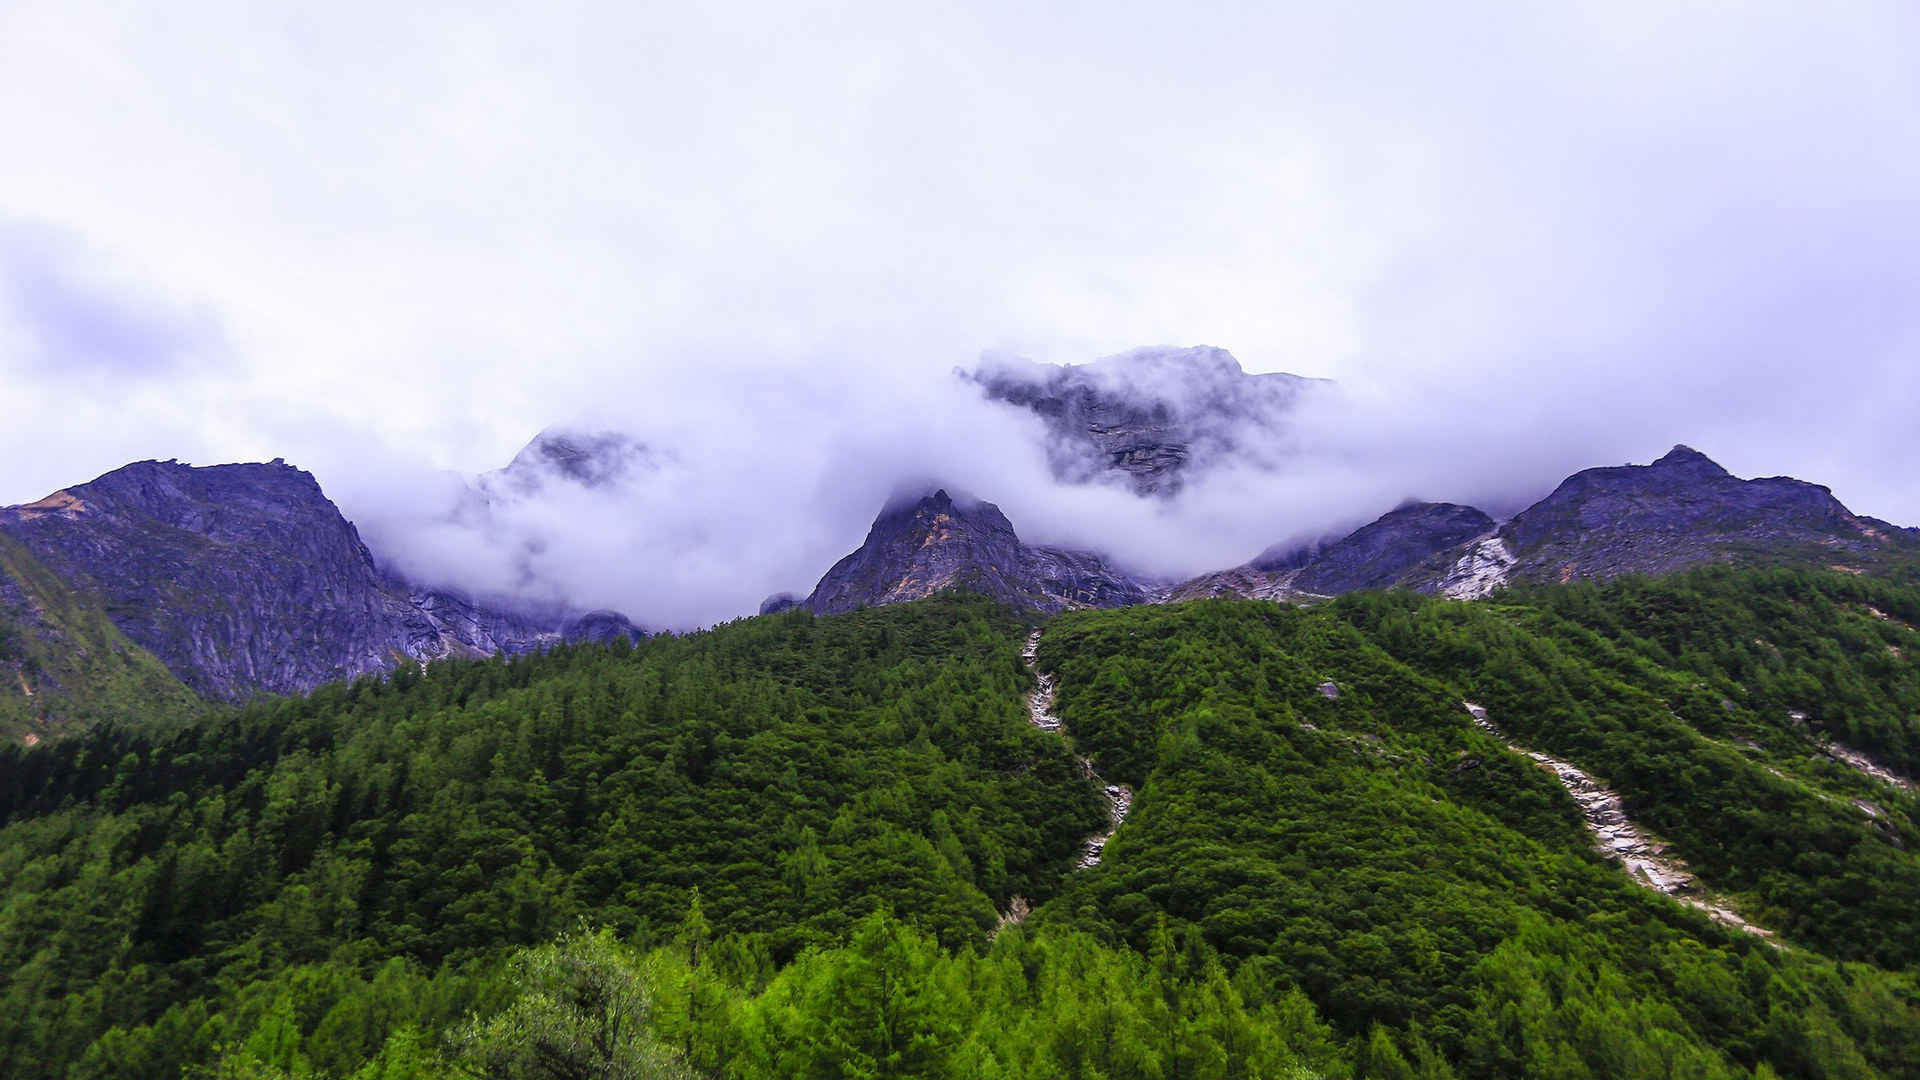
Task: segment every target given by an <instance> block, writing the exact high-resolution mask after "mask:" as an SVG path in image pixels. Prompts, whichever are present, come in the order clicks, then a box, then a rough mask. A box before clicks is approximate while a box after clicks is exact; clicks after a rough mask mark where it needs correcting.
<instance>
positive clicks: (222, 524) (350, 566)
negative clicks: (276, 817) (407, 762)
mask: <svg viewBox="0 0 1920 1080" xmlns="http://www.w3.org/2000/svg"><path fill="white" fill-rule="evenodd" d="M0 533H3V534H5V535H6V536H7V537H9V538H11V540H12V541H13V542H15V543H17V544H19V545H20V546H21V547H22V548H23V549H24V550H25V551H26V552H28V553H29V554H30V555H31V556H32V557H33V558H34V559H35V560H36V561H37V562H38V563H39V564H41V565H43V566H45V567H46V568H47V569H48V570H49V571H50V572H51V573H52V574H54V575H55V576H56V577H57V578H58V579H59V580H60V581H61V582H62V583H63V584H64V586H65V587H66V588H67V589H70V590H71V591H73V592H74V593H76V594H80V595H83V596H86V597H89V598H92V599H93V600H94V601H97V603H98V605H99V607H100V609H101V610H103V611H104V612H105V614H106V616H107V617H108V618H109V619H110V620H111V622H112V624H113V626H114V627H115V628H117V630H118V631H119V632H120V633H122V634H124V635H125V636H126V638H128V639H129V640H131V641H132V642H134V643H135V644H137V645H139V646H140V647H141V648H143V649H145V650H146V651H148V652H150V653H152V654H153V655H154V656H155V657H157V658H158V659H159V660H160V662H161V663H163V664H165V665H166V667H167V669H168V670H170V671H172V672H173V673H174V675H176V676H177V677H178V678H179V679H180V680H181V681H182V682H183V683H185V684H186V685H187V686H188V687H190V688H192V689H193V690H194V691H195V692H196V693H199V694H201V695H203V696H205V697H208V698H214V699H219V700H234V699H238V698H244V697H247V696H249V695H251V694H254V693H258V692H262V691H266V692H272V693H292V692H299V691H304V690H308V689H311V688H313V687H314V686H317V685H319V684H320V683H323V682H327V681H330V680H334V679H341V678H351V677H353V676H357V675H364V674H370V673H376V672H383V671H386V670H388V669H389V668H391V667H392V666H393V665H394V664H396V663H399V662H401V661H403V660H415V661H424V660H432V659H438V658H441V657H445V656H476V655H489V654H492V653H495V652H506V653H518V652H526V651H529V650H532V649H537V648H541V647H543V646H548V645H552V644H555V643H558V642H560V641H562V640H566V639H567V638H568V637H569V636H588V637H594V638H604V637H606V636H608V635H610V634H627V635H628V636H631V634H632V633H633V630H632V627H631V625H630V624H626V623H625V620H624V619H622V618H620V617H619V616H614V615H611V614H610V613H600V614H596V615H593V616H591V617H584V616H581V615H579V614H578V613H573V612H561V611H516V610H510V609H503V608H497V607H489V606H486V605H481V604H476V603H474V602H472V601H471V600H468V599H466V598H464V597H461V596H458V595H454V594H451V593H446V592H434V591H429V590H422V589H416V588H414V587H411V586H409V585H408V584H407V583H406V582H403V581H401V580H400V579H398V578H396V577H394V576H392V575H391V574H389V573H387V572H385V571H383V570H382V569H381V568H380V567H379V566H378V565H377V564H376V562H375V560H374V558H373V555H372V553H371V552H370V551H368V549H367V547H366V545H365V544H363V543H361V541H360V536H359V533H358V532H357V531H356V530H355V529H354V527H353V525H352V524H351V523H350V522H348V521H347V520H346V519H345V518H343V517H342V516H341V515H340V512H339V510H338V509H336V508H335V507H334V505H333V503H332V502H331V501H329V500H328V499H327V497H326V496H325V494H323V493H322V491H321V489H320V485H319V483H318V482H316V481H315V480H314V478H313V477H312V475H310V474H308V473H306V472H302V471H301V470H299V469H296V468H294V467H292V466H290V465H287V464H285V463H284V462H282V461H278V460H276V461H274V462H272V463H269V464H264V465H260V464H241V465H216V466H211V467H206V468H195V467H193V466H189V465H183V464H180V463H178V462H162V461H143V462H136V463H134V464H131V465H127V466H125V467H123V468H120V469H116V470H114V471H113V472H110V473H108V474H106V475H105V476H102V477H100V478H99V479H97V480H94V481H92V482H91V483H87V484H81V485H79V486H77V487H72V488H66V489H63V490H61V491H57V492H55V493H53V494H52V495H50V496H48V497H46V498H45V499H42V500H40V501H38V502H35V503H29V504H26V505H23V506H14V507H7V508H4V509H0Z"/></svg>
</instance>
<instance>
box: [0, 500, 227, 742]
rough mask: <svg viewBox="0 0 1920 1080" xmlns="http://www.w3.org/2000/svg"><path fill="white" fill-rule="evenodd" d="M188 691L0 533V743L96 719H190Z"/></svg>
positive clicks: (93, 603) (89, 601)
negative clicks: (132, 717) (129, 717)
mask: <svg viewBox="0 0 1920 1080" xmlns="http://www.w3.org/2000/svg"><path fill="white" fill-rule="evenodd" d="M199 704H200V703H199V701H198V699H196V698H195V697H194V695H193V693H192V692H191V691H189V690H188V689H187V688H186V687H185V686H184V685H182V684H181V682H180V680H178V679H176V678H174V677H173V674H172V673H171V672H169V671H168V670H167V668H166V665H164V664H162V663H161V662H160V661H159V660H158V659H156V658H155V657H154V655H153V654H152V653H149V652H148V651H147V650H145V649H143V648H141V647H140V646H138V645H136V644H134V643H133V642H131V641H129V640H127V637H126V635H124V634H122V633H121V632H120V630H119V628H118V627H116V626H114V624H113V621H112V620H111V619H109V618H108V617H107V613H106V610H105V608H104V606H103V605H102V604H101V603H100V600H99V598H98V597H95V596H90V595H88V594H86V593H83V592H80V591H78V590H75V589H73V588H71V587H69V586H68V584H67V583H66V582H65V581H62V580H61V579H60V576H59V575H57V574H55V573H53V572H52V571H50V570H48V569H47V568H46V566H44V565H43V564H41V562H40V561H39V560H38V559H36V558H34V557H33V555H32V553H31V552H29V551H28V550H27V549H26V547H25V546H23V545H22V544H20V543H19V542H18V541H16V540H14V539H13V538H12V537H10V536H6V535H5V534H0V741H5V740H13V739H18V740H20V741H21V742H22V743H24V744H25V745H28V746H32V745H33V744H35V743H37V742H39V741H40V740H41V739H43V738H45V737H47V736H50V735H56V734H60V733H61V732H63V731H66V730H68V729H71V728H74V727H82V726H85V725H87V724H90V723H93V722H95V721H99V720H107V719H118V718H124V717H128V716H140V717H141V718H142V719H143V720H145V721H147V722H149V723H157V724H165V723H168V722H171V721H177V720H182V719H185V718H186V717H188V716H191V715H192V714H193V713H194V712H195V711H196V708H197V706H198V705H199Z"/></svg>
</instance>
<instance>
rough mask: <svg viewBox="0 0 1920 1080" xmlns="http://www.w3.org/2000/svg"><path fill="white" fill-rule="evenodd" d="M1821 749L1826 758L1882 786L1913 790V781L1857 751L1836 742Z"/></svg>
mask: <svg viewBox="0 0 1920 1080" xmlns="http://www.w3.org/2000/svg"><path fill="white" fill-rule="evenodd" d="M1821 749H1822V750H1825V751H1826V753H1827V756H1828V757H1830V758H1832V759H1833V760H1835V761H1838V762H1840V763H1841V764H1843V765H1851V766H1853V767H1854V768H1856V769H1858V770H1860V771H1861V772H1863V773H1866V774H1867V775H1868V776H1871V777H1873V778H1874V779H1875V780H1878V781H1880V782H1881V783H1883V784H1889V785H1891V786H1893V787H1896V788H1899V789H1900V790H1901V791H1912V790H1913V781H1911V780H1909V779H1907V778H1906V777H1904V776H1901V775H1900V774H1899V773H1897V772H1894V771H1893V770H1892V769H1889V768H1887V767H1886V766H1885V765H1882V764H1880V763H1879V762H1877V761H1875V760H1873V759H1872V758H1870V757H1868V756H1867V755H1865V754H1863V753H1861V752H1860V751H1858V750H1854V749H1850V748H1848V747H1845V746H1841V745H1840V744H1839V743H1837V742H1829V743H1827V744H1825V745H1824V746H1822V747H1821Z"/></svg>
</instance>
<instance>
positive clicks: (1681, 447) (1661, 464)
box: [1652, 443, 1732, 476]
mask: <svg viewBox="0 0 1920 1080" xmlns="http://www.w3.org/2000/svg"><path fill="white" fill-rule="evenodd" d="M1652 467H1653V468H1656V469H1687V470H1690V471H1693V472H1697V473H1700V474H1702V475H1712V476H1729V475H1732V474H1730V473H1728V472H1727V470H1726V469H1724V468H1722V467H1721V466H1720V463H1719V462H1717V461H1715V460H1713V459H1712V458H1710V457H1708V456H1707V455H1705V454H1703V453H1701V452H1700V451H1698V450H1695V449H1694V448H1693V447H1691V446H1688V445H1686V444H1685V443H1675V444H1674V446H1673V449H1671V450H1669V451H1667V452H1666V453H1665V454H1663V455H1661V457H1660V458H1659V459H1658V460H1656V461H1655V462H1654V463H1653V465H1652Z"/></svg>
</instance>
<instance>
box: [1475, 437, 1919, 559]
mask: <svg viewBox="0 0 1920 1080" xmlns="http://www.w3.org/2000/svg"><path fill="white" fill-rule="evenodd" d="M1499 538H1500V539H1501V540H1502V541H1503V542H1504V543H1505V544H1506V545H1507V547H1508V549H1509V550H1510V551H1512V553H1513V555H1514V559H1515V565H1514V569H1513V576H1514V577H1515V578H1517V579H1521V580H1534V581H1570V580H1575V579H1588V580H1606V579H1609V578H1614V577H1618V576H1620V575H1622V574H1665V573H1671V572H1672V571H1675V570H1679V569H1683V568H1685V567H1688V566H1694V565H1698V564H1700V563H1704V562H1717V561H1726V560H1749V561H1751V560H1772V561H1779V560H1797V561H1804V562H1811V563H1816V564H1845V563H1847V562H1848V561H1849V560H1866V561H1874V560H1877V559H1879V558H1882V557H1884V556H1887V555H1893V554H1898V553H1900V552H1902V551H1911V550H1913V549H1914V547H1915V544H1914V541H1913V537H1912V535H1911V534H1910V533H1907V532H1906V531H1905V530H1901V529H1897V528H1895V527H1894V526H1891V525H1888V524H1886V523H1885V522H1882V521H1877V520H1874V519H1872V518H1865V517H1861V516H1859V515H1856V514H1854V513H1853V512H1852V511H1850V510H1848V509H1847V508H1846V507H1845V506H1843V505H1841V503H1840V501H1839V500H1838V499H1835V498H1834V497H1833V493H1832V492H1831V491H1829V490H1828V489H1827V488H1825V487H1822V486H1820V485H1818V484H1810V483H1806V482H1804V481H1801V480H1795V479H1792V478H1791V477H1785V476H1775V477H1766V478H1762V479H1757V480H1742V479H1740V478H1738V477H1736V476H1733V475H1732V474H1730V473H1728V472H1727V471H1726V470H1725V469H1723V468H1721V467H1720V466H1719V465H1718V464H1716V463H1715V462H1714V461H1713V460H1712V459H1710V458H1708V457H1707V456H1706V455H1705V454H1702V453H1700V452H1699V451H1698V450H1694V449H1692V448H1691V447H1687V446H1675V447H1674V448H1673V449H1672V450H1671V451H1669V452H1668V453H1667V454H1666V455H1665V456H1663V457H1661V458H1660V459H1659V460H1657V461H1655V462H1654V463H1653V464H1651V465H1623V466H1617V467H1612V468H1598V469H1587V470H1585V471H1583V472H1579V473H1575V474H1574V475H1572V476H1570V477H1568V478H1567V479H1566V481H1564V482H1563V483H1562V484H1561V485H1560V486H1559V487H1558V488H1556V489H1554V491H1553V493H1552V494H1551V495H1548V496H1547V497H1546V498H1545V499H1542V500H1540V501H1539V502H1537V503H1535V504H1534V505H1532V506H1530V507H1528V508H1527V509H1526V510H1524V511H1522V512H1521V513H1520V514H1518V515H1517V516H1515V517H1514V519H1513V520H1512V521H1510V522H1508V523H1507V524H1506V525H1505V526H1504V527H1502V528H1501V529H1500V532H1499Z"/></svg>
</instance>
